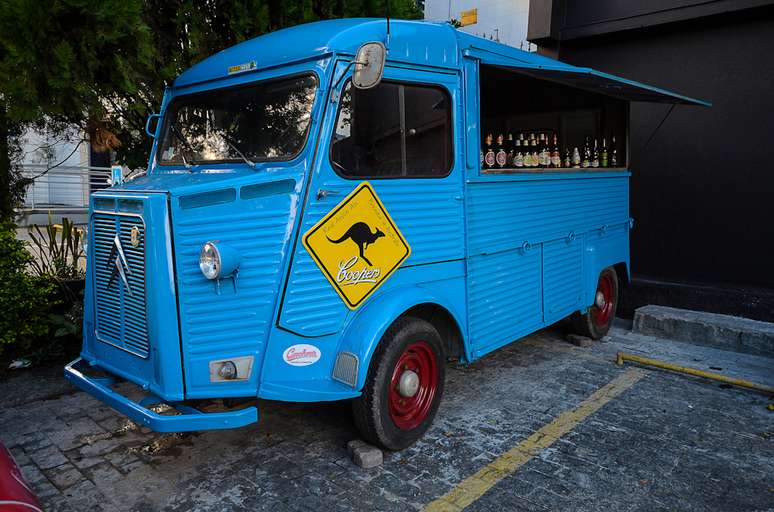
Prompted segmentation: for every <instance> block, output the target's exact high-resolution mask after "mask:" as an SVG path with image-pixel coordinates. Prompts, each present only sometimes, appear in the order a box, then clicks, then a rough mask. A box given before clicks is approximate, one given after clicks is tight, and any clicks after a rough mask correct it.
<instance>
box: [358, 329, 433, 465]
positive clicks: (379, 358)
mask: <svg viewBox="0 0 774 512" xmlns="http://www.w3.org/2000/svg"><path fill="white" fill-rule="evenodd" d="M418 349H419V350H420V351H421V352H422V354H421V356H422V357H423V361H426V362H428V363H430V364H431V365H432V363H433V361H434V368H431V369H429V370H427V371H423V370H420V367H417V368H413V369H416V370H417V372H416V375H420V374H422V373H424V375H420V380H419V382H420V384H419V385H418V386H419V387H418V391H416V392H415V395H414V396H411V397H409V398H405V399H404V398H403V396H404V395H400V396H398V394H397V393H398V391H397V390H398V389H399V388H400V387H399V386H397V387H396V386H394V385H392V384H393V383H394V382H395V379H396V377H398V378H399V377H400V375H402V373H401V374H400V375H399V374H398V373H397V372H398V371H400V370H399V369H398V368H397V365H398V363H399V361H408V364H412V365H413V360H411V359H406V357H412V356H414V355H416V351H417V350H418ZM406 354H408V356H407V355H406ZM445 363H446V355H445V350H444V344H443V342H442V341H441V337H440V335H439V334H438V331H437V330H436V329H435V328H434V327H433V326H432V324H430V323H429V322H426V321H425V320H421V319H419V318H413V317H402V318H399V319H398V320H396V321H395V323H393V324H392V325H391V326H390V328H389V329H387V332H385V333H384V336H383V337H382V339H381V341H380V342H379V345H378V346H377V348H376V351H375V352H374V355H373V357H372V358H371V364H370V366H369V368H368V375H367V377H366V382H365V386H364V387H363V394H362V395H361V396H360V397H358V398H355V399H354V400H352V415H353V418H354V420H355V425H356V426H357V428H358V430H359V431H360V434H361V435H362V436H363V439H365V440H366V441H368V442H369V443H372V444H375V445H378V446H381V447H383V448H386V449H387V450H402V449H404V448H407V447H409V446H411V445H412V444H413V443H414V442H416V441H417V440H418V439H419V438H421V437H422V436H423V435H424V433H425V432H426V431H427V429H428V428H429V427H430V425H431V424H432V423H433V419H434V418H435V414H436V412H437V411H438V406H439V405H440V403H441V396H442V395H443V388H444V379H445V376H446V367H445ZM402 368H403V370H404V371H405V370H406V369H408V368H407V366H406V364H402ZM421 368H425V367H424V366H422V367H421ZM432 374H435V379H434V380H430V379H431V375H432ZM422 378H425V379H426V380H422ZM431 382H434V383H435V384H434V386H432V390H433V391H432V395H430V393H429V390H430V389H431V386H430V383H431ZM423 383H424V384H423ZM425 384H427V385H425ZM391 390H392V391H391ZM396 397H397V399H399V400H398V401H399V402H400V403H401V404H403V403H404V400H406V401H409V402H410V403H413V402H420V401H421V406H420V405H418V406H417V411H421V412H422V414H419V413H417V414H416V415H415V416H401V415H399V414H398V413H397V412H396V411H395V410H394V407H400V406H398V405H397V404H396V403H395V401H396ZM410 408H411V407H409V409H410ZM407 417H408V418H409V419H410V421H408V420H406V418H407ZM399 422H403V425H402V426H400V425H399ZM413 423H416V425H414V424H413Z"/></svg>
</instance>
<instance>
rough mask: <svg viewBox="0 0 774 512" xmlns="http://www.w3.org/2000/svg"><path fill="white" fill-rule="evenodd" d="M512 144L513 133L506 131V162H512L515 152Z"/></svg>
mask: <svg viewBox="0 0 774 512" xmlns="http://www.w3.org/2000/svg"><path fill="white" fill-rule="evenodd" d="M513 144H514V143H513V133H512V132H508V141H507V142H506V148H505V151H506V153H507V161H508V162H512V161H513V155H514V154H515V153H514V150H513V149H514V145H513ZM506 166H507V164H506Z"/></svg>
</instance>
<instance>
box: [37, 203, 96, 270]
mask: <svg viewBox="0 0 774 512" xmlns="http://www.w3.org/2000/svg"><path fill="white" fill-rule="evenodd" d="M28 229H29V234H30V238H31V239H32V243H33V244H34V245H35V247H36V248H37V253H38V255H39V256H38V257H37V258H34V259H33V260H32V268H33V269H34V271H35V273H36V274H37V275H39V276H50V277H53V278H54V279H58V280H68V279H82V278H83V275H84V270H83V267H82V266H81V262H82V261H83V260H84V259H85V255H84V253H83V245H82V244H81V237H82V236H83V230H81V229H80V228H78V227H77V226H75V224H73V223H72V221H71V220H70V219H68V218H67V217H63V218H62V224H54V222H53V220H52V219H51V214H50V213H49V215H48V224H47V225H46V226H45V228H44V229H43V230H41V229H40V226H38V225H37V224H33V225H32V226H31V227H29V228H28Z"/></svg>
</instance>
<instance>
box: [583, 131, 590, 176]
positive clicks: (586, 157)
mask: <svg viewBox="0 0 774 512" xmlns="http://www.w3.org/2000/svg"><path fill="white" fill-rule="evenodd" d="M581 167H583V168H584V169H588V168H589V167H591V140H590V139H589V137H586V142H585V143H584V144H583V160H581Z"/></svg>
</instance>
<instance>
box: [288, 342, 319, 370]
mask: <svg viewBox="0 0 774 512" xmlns="http://www.w3.org/2000/svg"><path fill="white" fill-rule="evenodd" d="M282 359H284V360H285V362H286V363H288V364H289V365H290V366H309V365H310V364H314V363H316V362H317V361H319V360H320V349H319V348H317V347H315V346H314V345H307V344H305V343H300V344H298V345H293V346H291V347H288V348H287V349H286V350H285V352H284V353H283V354H282Z"/></svg>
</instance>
